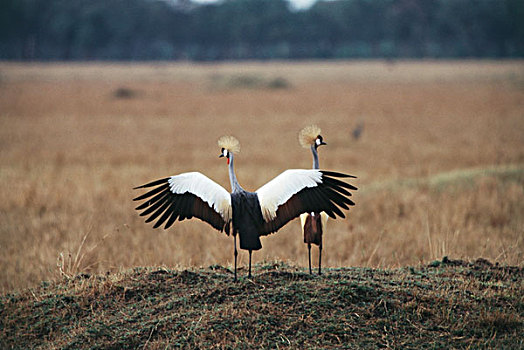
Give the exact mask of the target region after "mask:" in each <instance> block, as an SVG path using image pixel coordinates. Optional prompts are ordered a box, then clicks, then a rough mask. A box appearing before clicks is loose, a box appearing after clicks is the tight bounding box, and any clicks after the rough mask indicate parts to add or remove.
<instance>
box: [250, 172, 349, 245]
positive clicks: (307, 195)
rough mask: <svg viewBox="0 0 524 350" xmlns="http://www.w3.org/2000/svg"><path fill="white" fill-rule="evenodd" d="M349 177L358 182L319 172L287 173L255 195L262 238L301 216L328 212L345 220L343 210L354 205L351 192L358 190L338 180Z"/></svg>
mask: <svg viewBox="0 0 524 350" xmlns="http://www.w3.org/2000/svg"><path fill="white" fill-rule="evenodd" d="M349 177H350V178H355V176H352V175H346V174H341V173H335V172H331V171H323V170H317V169H307V170H306V169H292V170H286V171H284V172H283V173H282V174H280V175H278V176H277V177H275V178H274V179H273V180H271V181H269V182H268V183H267V184H265V185H264V186H262V187H260V188H259V189H258V190H257V191H256V193H257V195H258V200H259V202H260V207H261V210H262V216H263V218H264V226H263V229H262V232H261V235H268V234H270V233H272V232H276V231H277V230H279V229H280V228H281V227H282V226H284V225H285V224H287V223H288V222H289V221H291V220H293V219H294V218H296V217H298V216H299V215H300V214H302V213H311V212H315V213H320V212H325V213H326V214H327V215H329V216H330V217H331V218H333V219H335V218H336V217H337V215H338V216H340V217H342V218H344V217H345V215H344V213H343V212H342V210H341V209H346V210H347V209H349V206H352V205H355V203H354V202H353V201H352V200H351V199H349V197H350V196H351V192H349V190H357V188H356V187H355V186H353V185H351V184H349V183H347V182H344V181H342V180H339V178H349Z"/></svg>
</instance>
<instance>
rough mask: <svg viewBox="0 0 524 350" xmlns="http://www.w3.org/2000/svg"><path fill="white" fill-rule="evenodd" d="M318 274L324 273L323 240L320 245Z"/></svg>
mask: <svg viewBox="0 0 524 350" xmlns="http://www.w3.org/2000/svg"><path fill="white" fill-rule="evenodd" d="M318 274H319V275H321V274H322V242H320V245H319V246H318Z"/></svg>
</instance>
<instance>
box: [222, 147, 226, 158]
mask: <svg viewBox="0 0 524 350" xmlns="http://www.w3.org/2000/svg"><path fill="white" fill-rule="evenodd" d="M222 155H223V156H224V157H227V149H225V150H223V151H222Z"/></svg>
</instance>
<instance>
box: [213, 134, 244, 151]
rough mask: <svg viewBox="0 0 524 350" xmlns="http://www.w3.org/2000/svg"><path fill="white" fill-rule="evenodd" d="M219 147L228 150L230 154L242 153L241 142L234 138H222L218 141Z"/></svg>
mask: <svg viewBox="0 0 524 350" xmlns="http://www.w3.org/2000/svg"><path fill="white" fill-rule="evenodd" d="M218 146H219V147H221V148H225V149H227V150H228V151H229V152H233V153H239V152H240V142H238V140H237V139H236V138H234V137H233V136H222V137H221V138H219V139H218Z"/></svg>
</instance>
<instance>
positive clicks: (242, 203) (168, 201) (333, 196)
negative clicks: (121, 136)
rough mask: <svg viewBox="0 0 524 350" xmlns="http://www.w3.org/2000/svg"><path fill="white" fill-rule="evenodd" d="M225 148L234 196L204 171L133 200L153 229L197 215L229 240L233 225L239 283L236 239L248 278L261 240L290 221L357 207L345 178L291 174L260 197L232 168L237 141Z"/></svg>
mask: <svg viewBox="0 0 524 350" xmlns="http://www.w3.org/2000/svg"><path fill="white" fill-rule="evenodd" d="M218 145H219V147H221V148H222V150H221V153H220V156H219V157H225V158H226V159H227V164H228V169H229V180H230V182H231V189H232V191H231V193H229V192H228V191H226V190H225V189H224V188H223V187H222V186H220V185H219V184H217V183H216V182H214V181H213V180H211V179H209V178H208V177H207V176H205V175H203V174H201V173H199V172H189V173H183V174H179V175H174V176H170V177H166V178H163V179H160V180H156V181H152V182H150V183H147V184H145V185H142V186H138V187H135V189H142V188H150V187H153V189H151V190H149V191H148V192H146V193H144V194H142V195H140V196H138V197H136V198H134V200H135V201H142V200H143V201H144V202H143V203H142V204H140V205H139V206H138V207H136V209H137V210H140V211H142V212H141V213H140V216H148V218H147V219H146V222H151V221H154V220H156V222H155V224H154V226H153V227H154V228H157V227H160V226H161V225H164V223H165V226H164V229H167V228H169V227H170V226H171V225H172V224H173V223H174V222H175V221H176V220H177V219H178V220H179V221H182V220H184V219H191V218H192V217H193V216H194V217H196V218H198V219H200V220H203V221H205V222H207V223H208V224H210V225H211V226H213V228H215V229H217V230H219V231H221V232H222V231H224V232H225V233H226V234H227V235H229V232H230V224H232V229H233V230H232V234H233V244H234V258H235V280H236V278H237V255H238V252H237V244H236V237H237V234H238V235H239V237H240V249H244V250H247V251H249V275H248V276H249V277H251V254H252V252H253V250H259V249H260V248H262V244H261V243H260V236H265V235H268V234H270V233H273V232H276V231H278V230H279V229H280V228H281V227H283V226H284V225H285V224H286V223H288V222H289V221H290V220H292V219H294V218H296V217H298V216H299V215H300V214H301V213H304V212H314V213H318V212H322V211H324V212H326V214H327V215H329V216H330V217H331V218H336V216H337V215H338V216H340V217H342V218H344V217H345V216H344V213H343V212H342V210H341V209H346V210H347V209H349V207H348V206H350V205H354V203H353V202H352V201H351V200H350V199H349V198H348V197H349V196H350V195H351V193H350V192H349V190H355V189H356V188H355V187H354V186H352V185H350V184H348V183H346V182H344V181H342V180H339V179H340V178H348V177H354V176H351V175H346V174H341V173H336V172H331V171H323V170H315V169H290V170H286V171H284V172H283V173H282V174H280V175H278V176H277V177H275V178H274V179H273V180H271V181H269V182H268V183H266V184H265V185H264V186H262V187H261V188H259V189H258V190H256V191H255V192H248V191H246V190H244V189H243V188H242V187H241V186H240V184H239V183H238V181H237V178H236V175H235V171H234V168H233V160H234V154H236V153H238V152H240V143H239V142H238V140H237V139H235V138H234V137H232V136H224V137H222V138H220V139H219V140H218Z"/></svg>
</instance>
